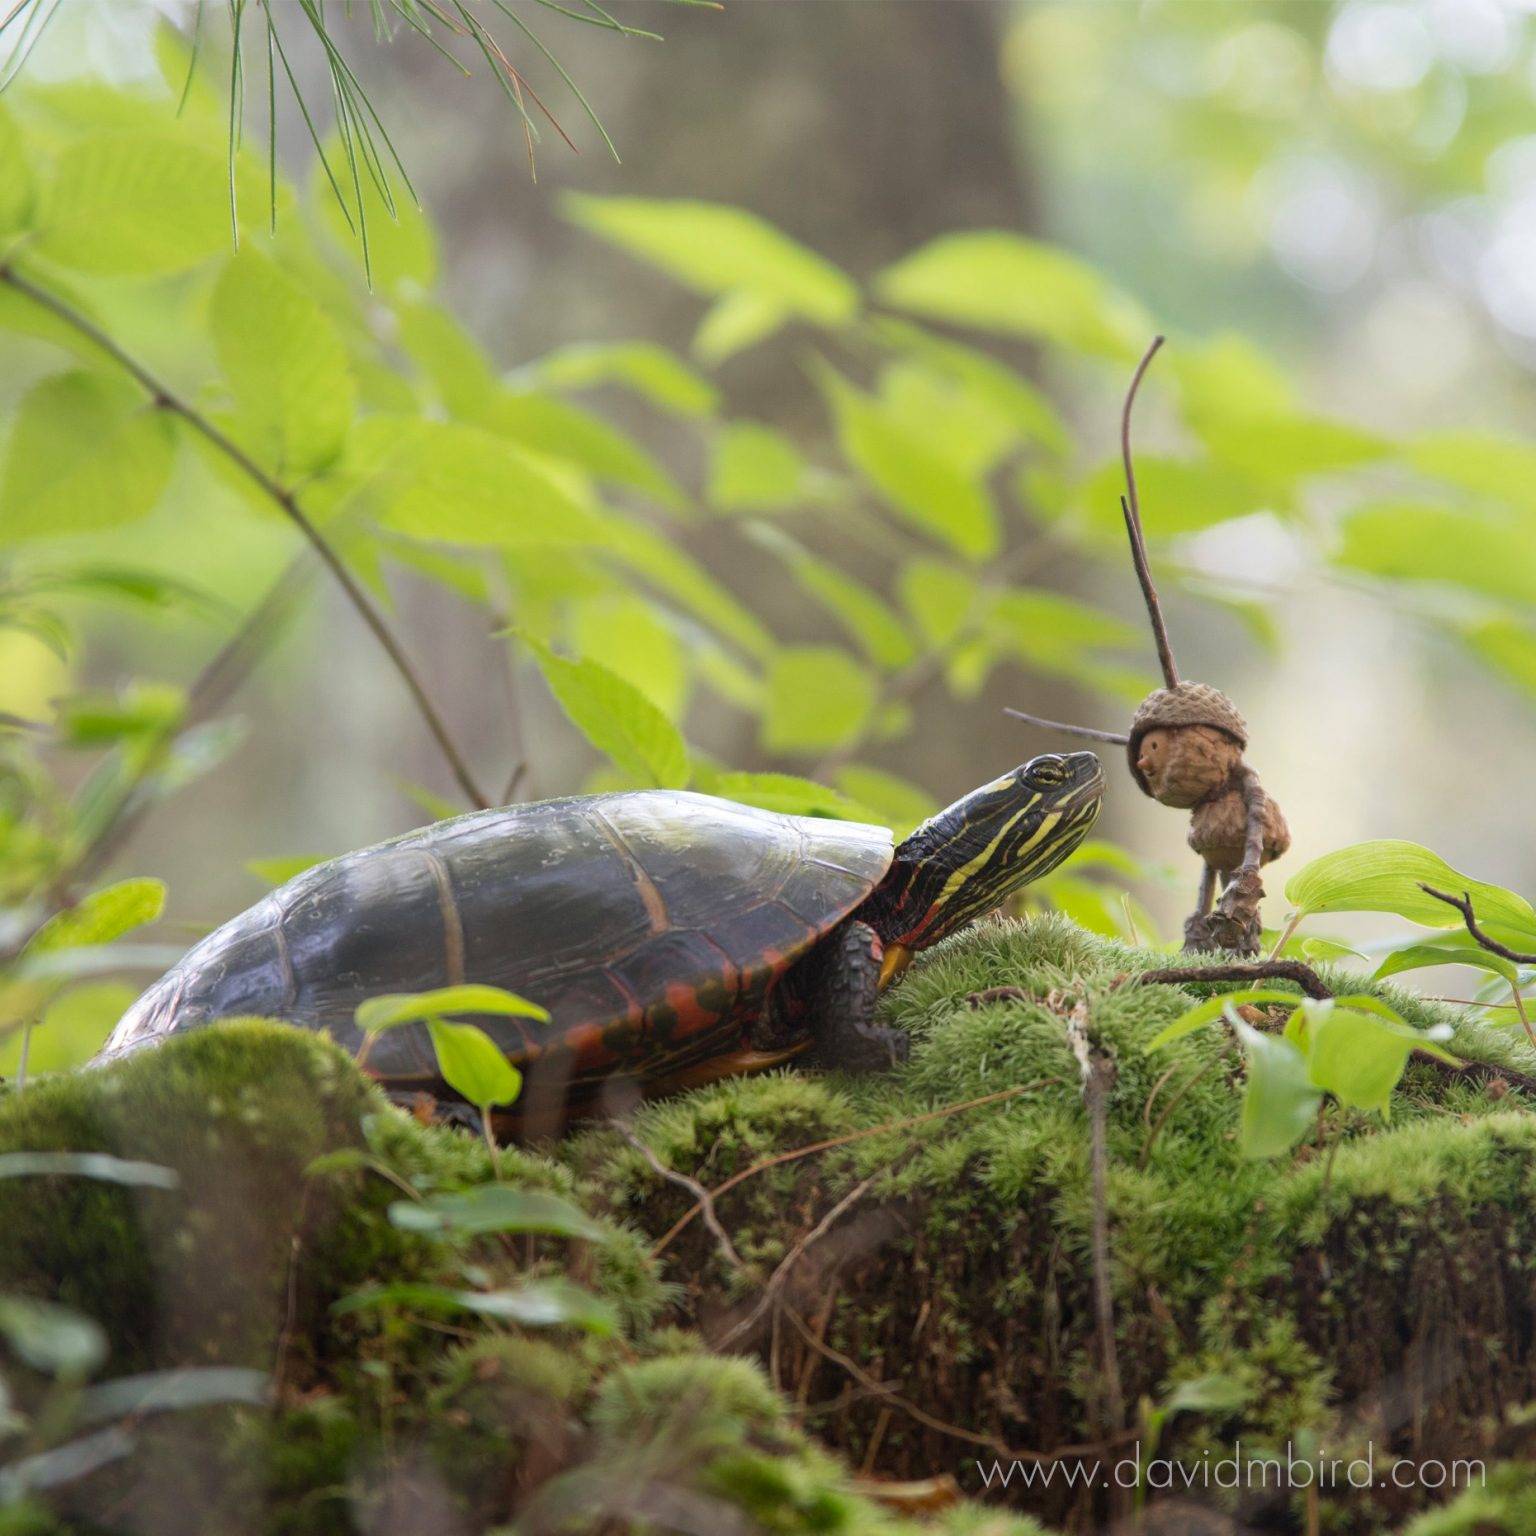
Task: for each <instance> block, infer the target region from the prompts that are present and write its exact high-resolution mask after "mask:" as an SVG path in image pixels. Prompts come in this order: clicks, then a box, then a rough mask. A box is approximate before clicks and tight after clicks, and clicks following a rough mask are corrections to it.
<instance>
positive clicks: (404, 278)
mask: <svg viewBox="0 0 1536 1536" xmlns="http://www.w3.org/2000/svg"><path fill="white" fill-rule="evenodd" d="M325 156H326V159H327V161H328V162H329V164H330V167H331V174H332V175H333V176H335V178H336V180H337V182H338V183H339V184H340V187H341V196H342V198H343V200H344V201H345V203H346V212H345V213H343V212H342V208H341V205H340V204H339V203H338V202H337V199H336V193H335V192H334V191H333V190H332V187H331V183H330V180H329V178H328V177H327V176H326V174H325V169H324V167H323V166H321V165H320V164H319V162H318V159H317V161H316V164H315V168H314V172H313V173H312V175H311V176H310V180H309V200H310V206H311V207H312V208H314V209H315V210H316V212H317V213H318V215H319V218H320V221H321V223H322V224H323V225H324V226H325V227H326V228H328V229H329V230H330V232H331V234H332V235H333V236H334V237H335V239H336V240H337V242H338V243H339V244H341V245H342V246H343V247H345V248H346V249H347V250H349V251H351V252H354V253H355V254H356V256H357V258H358V260H359V261H365V262H366V269H367V272H368V275H369V279H370V281H371V283H372V285H373V287H374V288H375V289H377V290H379V291H380V292H383V293H402V292H403V293H415V292H416V291H418V290H424V289H430V288H431V286H432V283H433V280H434V279H435V278H436V276H437V237H436V236H435V235H434V234H433V232H432V222H431V220H430V219H428V217H427V216H426V214H425V213H423V212H422V211H421V209H420V208H418V207H417V206H416V204H415V202H414V200H413V199H412V197H411V194H410V193H409V192H408V191H407V190H406V189H405V188H404V187H403V186H402V185H401V183H400V179H399V177H398V176H396V177H394V178H393V185H392V196H393V199H394V208H393V210H391V209H390V207H389V205H388V204H387V203H386V202H385V201H384V198H383V196H382V195H381V194H380V192H379V189H378V187H377V185H376V184H375V182H374V179H373V177H372V176H371V175H369V173H368V171H367V169H366V168H365V167H364V166H363V164H362V158H363V157H362V154H361V152H359V154H358V176H357V181H358V183H359V184H360V187H361V200H360V201H359V192H358V188H357V187H356V186H354V184H353V182H352V178H351V174H350V172H349V170H348V167H347V159H346V152H345V150H344V149H343V148H342V146H341V144H340V143H339V142H338V140H336V139H335V138H331V139H329V140H328V141H327V142H326V146H325ZM349 220H350V223H349Z"/></svg>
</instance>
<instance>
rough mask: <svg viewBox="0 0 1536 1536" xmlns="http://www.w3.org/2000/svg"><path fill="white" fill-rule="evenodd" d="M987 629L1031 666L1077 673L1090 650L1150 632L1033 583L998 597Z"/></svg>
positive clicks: (1138, 639)
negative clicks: (1144, 631) (1039, 587)
mask: <svg viewBox="0 0 1536 1536" xmlns="http://www.w3.org/2000/svg"><path fill="white" fill-rule="evenodd" d="M986 629H987V633H988V634H989V635H990V636H992V637H993V639H995V640H996V641H997V642H998V643H999V644H1000V645H1004V646H1006V647H1007V648H1008V649H1009V650H1011V651H1012V652H1013V653H1014V654H1015V655H1017V656H1018V657H1020V658H1021V659H1022V660H1024V661H1026V662H1028V663H1029V664H1030V665H1031V666H1034V667H1037V668H1041V669H1043V670H1049V671H1064V672H1066V673H1068V674H1069V675H1075V674H1076V672H1077V670H1078V664H1079V663H1080V662H1081V660H1082V658H1083V656H1084V654H1085V653H1087V652H1090V651H1094V650H1100V649H1104V648H1107V647H1127V646H1137V645H1140V644H1142V643H1143V641H1144V636H1143V634H1142V632H1141V631H1140V630H1138V629H1137V628H1136V627H1135V625H1133V624H1129V623H1127V622H1126V621H1125V620H1124V619H1122V618H1119V617H1117V616H1116V615H1115V614H1112V613H1106V612H1105V611H1104V610H1103V609H1102V608H1095V607H1093V606H1091V605H1090V604H1088V603H1084V602H1080V601H1079V600H1078V599H1077V598H1075V597H1064V596H1063V595H1062V594H1061V593H1059V592H1047V591H1045V590H1043V589H1038V588H1031V587H1013V588H1010V589H1009V590H1008V591H1006V592H1001V593H999V594H998V595H997V596H996V598H994V599H993V601H992V603H991V606H990V609H989V611H988V613H987V618H986Z"/></svg>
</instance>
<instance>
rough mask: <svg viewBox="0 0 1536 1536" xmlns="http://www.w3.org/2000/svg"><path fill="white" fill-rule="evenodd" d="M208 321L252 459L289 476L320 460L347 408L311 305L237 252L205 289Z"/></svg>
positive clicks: (260, 263)
mask: <svg viewBox="0 0 1536 1536" xmlns="http://www.w3.org/2000/svg"><path fill="white" fill-rule="evenodd" d="M208 325H209V330H210V332H211V334H212V336H213V344H214V348H215V350H216V351H217V352H218V356H219V366H220V367H221V368H222V369H223V370H224V377H225V379H226V380H227V381H228V383H229V387H230V389H231V391H232V392H233V394H234V397H235V402H236V406H237V409H238V411H239V418H238V420H239V425H240V426H241V427H242V428H244V429H246V430H245V431H244V432H242V436H244V437H246V438H247V440H248V441H249V442H251V443H252V444H253V445H254V446H255V448H256V451H257V455H258V457H259V458H260V459H261V461H262V462H263V463H264V464H266V465H268V466H269V467H271V468H273V469H275V470H276V471H277V472H278V473H279V474H282V475H284V476H298V477H302V476H304V475H308V474H310V473H312V472H313V471H315V470H317V469H321V468H323V467H324V466H325V465H326V464H328V463H330V462H331V460H333V459H334V458H335V457H336V456H337V454H339V453H340V452H341V445H342V443H343V442H344V441H345V439H346V435H347V429H348V428H349V427H350V426H351V425H352V416H353V412H354V410H355V408H356V403H357V402H356V389H355V386H354V384H353V381H352V371H351V369H350V368H349V367H348V366H347V351H346V347H345V345H344V344H343V342H342V339H341V335H340V333H339V332H338V331H337V329H336V327H335V325H333V324H332V322H331V320H330V318H329V317H328V316H327V315H326V314H325V312H324V311H323V310H322V309H321V308H320V306H319V305H318V304H317V303H316V302H315V301H314V300H313V299H312V298H311V297H310V296H309V295H308V294H307V293H306V292H305V291H304V289H303V288H301V287H300V286H299V285H298V284H297V283H295V282H294V281H293V280H292V278H290V277H289V276H288V275H287V274H286V273H285V272H283V271H282V270H281V269H280V268H278V267H277V266H275V265H274V264H273V263H272V262H270V261H269V260H267V258H266V257H264V256H262V255H260V254H259V253H258V252H256V251H254V250H251V249H246V250H244V251H242V252H241V253H240V254H239V255H238V256H235V257H233V258H231V260H230V261H229V262H228V264H227V265H226V266H225V268H224V271H223V274H222V275H221V276H220V278H219V281H218V282H217V283H216V284H215V285H214V290H213V296H212V299H211V300H210V302H209V309H208Z"/></svg>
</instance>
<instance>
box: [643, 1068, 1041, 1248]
mask: <svg viewBox="0 0 1536 1536" xmlns="http://www.w3.org/2000/svg"><path fill="white" fill-rule="evenodd" d="M1060 1081H1061V1079H1060V1078H1059V1077H1042V1078H1037V1079H1036V1080H1035V1081H1034V1082H1032V1083H1021V1084H1020V1085H1019V1086H1018V1087H1017V1088H1002V1089H999V1090H998V1091H997V1092H996V1093H987V1094H983V1095H982V1096H981V1098H979V1099H967V1100H966V1101H965V1102H964V1103H963V1104H946V1105H945V1106H944V1108H943V1109H930V1110H928V1111H927V1112H926V1113H925V1114H921V1115H909V1116H907V1117H906V1118H905V1119H902V1120H886V1121H882V1122H881V1124H879V1125H867V1126H865V1127H864V1128H863V1129H862V1130H858V1131H849V1132H847V1134H845V1135H842V1136H831V1137H828V1138H827V1140H825V1141H813V1142H811V1143H810V1144H809V1145H808V1146H804V1147H791V1148H789V1149H788V1150H787V1151H785V1152H775V1153H774V1154H773V1155H772V1156H771V1157H764V1158H759V1159H758V1161H757V1162H755V1163H752V1164H751V1165H750V1166H748V1167H746V1168H743V1169H742V1170H741V1171H740V1172H739V1173H733V1174H732V1175H731V1176H730V1178H728V1179H726V1180H724V1181H723V1182H722V1183H719V1184H717V1185H715V1187H714V1189H713V1190H711V1191H710V1194H711V1197H712V1198H713V1199H716V1200H718V1199H719V1198H720V1196H721V1195H723V1194H724V1193H725V1192H726V1191H727V1190H728V1189H734V1188H735V1187H736V1186H737V1185H738V1184H740V1183H742V1182H743V1181H744V1180H746V1179H750V1178H753V1177H754V1176H755V1175H757V1174H759V1173H765V1172H767V1170H768V1169H770V1168H777V1167H778V1166H779V1165H780V1164H782V1163H793V1162H796V1161H798V1160H799V1159H800V1158H802V1157H813V1156H814V1155H815V1154H816V1153H818V1152H830V1151H831V1150H832V1149H833V1148H834V1147H846V1146H848V1145H849V1144H850V1143H851V1142H855V1141H863V1140H865V1138H866V1137H870V1136H879V1135H882V1134H883V1133H884V1132H886V1131H905V1130H909V1129H910V1128H911V1127H913V1126H915V1125H926V1124H927V1123H928V1122H929V1121H932V1120H944V1119H947V1118H948V1117H949V1116H950V1115H958V1114H959V1113H960V1112H961V1111H962V1110H967V1109H980V1108H982V1107H983V1106H984V1105H987V1104H1001V1103H1002V1102H1003V1100H1004V1099H1016V1098H1018V1097H1019V1095H1020V1094H1023V1093H1029V1092H1031V1091H1032V1090H1034V1089H1036V1088H1044V1087H1047V1086H1048V1085H1050V1084H1051V1083H1059V1082H1060ZM700 1209H701V1207H700V1206H698V1205H695V1206H693V1207H692V1208H691V1209H689V1210H686V1211H684V1212H683V1214H682V1215H681V1216H679V1217H678V1219H677V1220H676V1221H675V1222H673V1223H672V1225H671V1226H670V1227H669V1228H668V1229H667V1230H666V1231H665V1232H663V1233H662V1235H661V1236H660V1237H659V1238H657V1239H656V1241H655V1243H654V1244H652V1246H651V1252H652V1254H660V1253H664V1252H665V1251H666V1250H667V1248H668V1247H670V1246H671V1244H672V1241H673V1239H674V1238H676V1237H677V1235H678V1234H679V1233H680V1232H681V1231H682V1230H683V1228H684V1227H686V1226H687V1225H688V1223H689V1222H690V1221H692V1220H693V1218H694V1217H695V1216H697V1215H698V1214H699V1212H700Z"/></svg>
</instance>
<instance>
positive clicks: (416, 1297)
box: [331, 1277, 618, 1336]
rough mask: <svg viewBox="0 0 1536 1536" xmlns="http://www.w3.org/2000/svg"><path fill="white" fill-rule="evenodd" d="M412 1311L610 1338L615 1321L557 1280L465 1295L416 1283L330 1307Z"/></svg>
mask: <svg viewBox="0 0 1536 1536" xmlns="http://www.w3.org/2000/svg"><path fill="white" fill-rule="evenodd" d="M377 1306H398V1307H411V1308H415V1309H418V1310H421V1311H427V1312H439V1313H451V1312H474V1313H477V1314H479V1315H480V1316H481V1317H492V1318H496V1319H497V1320H498V1321H501V1322H508V1323H521V1324H522V1325H523V1326H524V1327H526V1328H552V1327H558V1326H561V1325H569V1326H571V1327H575V1328H581V1329H583V1330H584V1331H585V1332H587V1333H593V1334H597V1335H600V1336H603V1335H607V1334H611V1333H613V1332H614V1331H615V1330H616V1328H617V1327H618V1317H617V1314H616V1312H615V1311H614V1309H613V1306H612V1305H611V1303H609V1302H607V1301H605V1300H603V1298H602V1297H600V1296H594V1295H593V1294H592V1293H591V1292H590V1291H584V1290H582V1289H581V1287H580V1286H577V1285H573V1284H572V1283H571V1282H570V1281H569V1280H564V1279H560V1278H558V1277H556V1278H555V1279H551V1280H534V1281H530V1282H529V1283H528V1284H526V1285H522V1286H518V1287H517V1288H515V1289H513V1290H503V1291H465V1290H454V1289H451V1288H450V1287H448V1286H442V1285H429V1284H426V1283H423V1282H420V1281H397V1282H396V1283H395V1284H393V1285H374V1286H368V1287H366V1288H365V1289H363V1290H361V1291H354V1292H353V1293H352V1295H350V1296H344V1297H342V1299H341V1300H340V1301H338V1302H334V1303H333V1304H332V1307H331V1310H332V1311H333V1312H338V1313H344V1312H356V1311H361V1310H364V1309H366V1308H370V1307H377Z"/></svg>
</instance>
